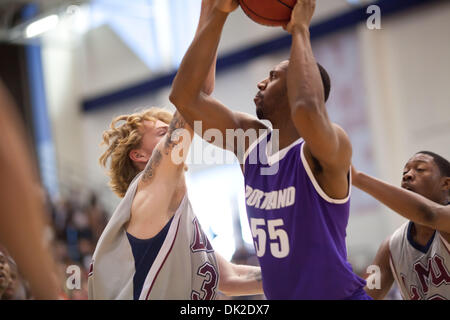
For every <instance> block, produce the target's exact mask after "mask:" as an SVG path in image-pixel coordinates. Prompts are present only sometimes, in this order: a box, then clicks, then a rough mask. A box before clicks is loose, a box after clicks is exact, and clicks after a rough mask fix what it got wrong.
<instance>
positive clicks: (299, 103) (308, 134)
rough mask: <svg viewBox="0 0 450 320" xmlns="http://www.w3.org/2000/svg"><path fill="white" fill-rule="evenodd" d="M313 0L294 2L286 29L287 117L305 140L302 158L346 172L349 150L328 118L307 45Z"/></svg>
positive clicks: (343, 138) (316, 72) (347, 169)
mask: <svg viewBox="0 0 450 320" xmlns="http://www.w3.org/2000/svg"><path fill="white" fill-rule="evenodd" d="M314 9H315V1H314V0H298V2H297V4H296V5H295V7H294V10H293V12H292V18H291V21H290V22H289V24H288V25H287V27H286V30H287V31H288V32H289V33H290V34H291V35H292V46H291V56H290V61H289V66H288V70H287V91H288V99H289V105H290V108H291V116H292V119H293V122H294V124H295V126H296V128H297V131H298V132H299V134H300V135H301V136H302V137H303V139H304V140H305V142H306V144H305V149H304V151H305V156H306V157H307V158H308V157H310V156H311V155H312V157H314V158H315V159H317V160H318V161H319V162H320V164H321V166H322V167H324V169H326V170H328V172H332V173H334V172H340V173H345V175H344V177H345V176H346V173H348V171H349V169H350V163H351V155H352V147H351V143H350V140H349V138H348V136H347V135H346V133H345V132H344V130H343V129H342V128H340V127H339V126H337V125H335V124H333V123H332V122H331V121H330V119H329V118H328V114H327V111H326V109H325V102H324V90H323V84H322V80H321V76H320V72H319V69H318V66H317V62H316V60H315V58H314V54H313V51H312V48H311V43H310V34H309V25H310V23H311V19H312V16H313V14H314Z"/></svg>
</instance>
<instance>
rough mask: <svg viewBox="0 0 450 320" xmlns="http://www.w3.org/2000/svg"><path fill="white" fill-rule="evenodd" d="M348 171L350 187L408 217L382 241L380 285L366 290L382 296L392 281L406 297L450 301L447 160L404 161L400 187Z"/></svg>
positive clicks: (423, 155) (422, 156)
mask: <svg viewBox="0 0 450 320" xmlns="http://www.w3.org/2000/svg"><path fill="white" fill-rule="evenodd" d="M352 175H353V185H354V186H356V187H357V188H359V189H361V190H363V191H365V192H367V193H369V194H370V195H372V196H373V197H375V198H376V199H378V200H379V201H381V202H382V203H384V204H385V205H386V206H388V207H389V208H391V209H392V210H394V211H396V212H397V213H399V214H401V215H402V216H404V217H405V218H407V219H409V220H410V221H409V222H407V223H405V224H404V225H402V226H401V227H400V228H398V229H397V230H396V231H395V232H394V234H393V235H392V236H390V237H389V238H388V239H386V240H385V241H384V242H383V243H382V244H381V246H380V248H379V250H378V252H377V255H376V257H375V260H374V262H373V263H372V264H373V265H375V266H378V267H379V268H380V271H381V287H380V288H378V289H377V288H374V289H369V288H368V287H366V288H365V289H366V292H367V293H368V294H369V295H370V296H372V297H373V298H374V299H383V298H384V297H385V296H386V294H387V293H388V291H389V290H390V288H391V286H392V283H393V282H394V279H395V281H396V282H397V284H398V286H399V288H400V290H401V293H402V296H403V298H404V299H411V300H421V299H450V245H449V243H450V206H449V205H448V204H449V199H450V163H449V162H448V160H446V159H444V158H443V157H441V156H439V155H437V154H435V153H433V152H429V151H421V152H418V153H416V154H415V155H414V156H413V157H412V158H411V159H410V160H409V161H408V162H407V163H406V165H405V168H404V171H403V179H402V185H401V186H402V188H398V187H395V186H392V185H390V184H388V183H385V182H383V181H380V180H378V179H375V178H373V177H370V176H368V175H366V174H364V173H362V172H357V171H356V170H353V174H352ZM367 276H368V277H370V276H375V274H374V275H367ZM367 282H368V283H371V279H370V278H368V281H367Z"/></svg>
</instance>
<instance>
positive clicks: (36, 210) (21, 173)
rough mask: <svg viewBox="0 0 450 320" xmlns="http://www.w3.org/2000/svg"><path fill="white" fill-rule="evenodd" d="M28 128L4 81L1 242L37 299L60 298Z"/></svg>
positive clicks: (0, 96) (1, 93)
mask: <svg viewBox="0 0 450 320" xmlns="http://www.w3.org/2000/svg"><path fill="white" fill-rule="evenodd" d="M25 140H26V139H25V135H24V128H23V126H22V125H21V124H20V120H19V118H18V116H17V115H16V114H15V109H14V106H13V102H12V101H11V98H10V97H9V94H8V93H7V91H6V89H5V88H4V87H3V84H2V83H1V82H0V176H1V179H0V194H1V202H0V243H2V244H3V245H5V246H6V248H7V249H8V251H9V252H10V253H11V256H12V257H13V258H14V260H15V261H16V263H17V265H18V267H19V270H20V272H21V273H22V275H23V276H24V277H25V278H26V280H28V282H29V283H30V286H31V292H32V294H33V296H34V297H35V298H36V299H57V298H58V288H57V280H56V274H57V273H56V266H55V262H54V261H53V257H52V255H51V254H50V251H49V250H48V248H47V246H46V244H45V239H44V228H45V227H44V221H43V220H44V217H45V212H44V204H43V201H42V194H41V192H42V191H41V190H40V186H39V179H38V175H37V172H36V170H35V169H36V168H34V166H33V165H32V164H31V162H30V160H29V159H30V156H31V155H30V154H29V152H28V147H29V146H27V145H26V142H25Z"/></svg>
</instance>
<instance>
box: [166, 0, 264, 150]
mask: <svg viewBox="0 0 450 320" xmlns="http://www.w3.org/2000/svg"><path fill="white" fill-rule="evenodd" d="M237 6H238V4H237V1H235V0H217V1H214V0H203V2H202V11H201V15H200V21H199V24H198V28H197V33H196V35H195V37H194V40H193V42H192V43H191V45H190V47H189V49H188V50H187V52H186V54H185V56H184V58H183V61H182V62H181V65H180V68H179V70H178V73H177V75H176V77H175V80H174V82H173V84H172V91H171V93H170V101H171V102H172V103H173V104H174V105H175V106H176V108H177V109H178V111H179V112H180V113H181V114H182V115H183V117H184V119H185V120H186V121H187V123H188V124H189V125H191V126H192V127H193V128H194V121H201V124H202V132H197V133H198V134H201V135H202V137H203V133H204V132H205V130H208V129H218V130H219V131H220V132H221V133H222V136H223V137H225V136H226V130H227V129H233V130H235V129H238V128H241V129H243V130H246V129H249V128H254V129H263V128H266V126H265V125H264V124H263V123H262V122H260V121H258V120H257V119H256V118H255V117H251V116H249V115H246V114H243V113H239V112H233V111H231V110H230V109H229V108H227V107H225V106H224V105H223V104H222V103H220V102H219V101H217V100H216V99H214V98H212V97H211V96H210V94H211V93H212V89H213V88H214V77H215V64H216V57H217V48H218V45H219V41H220V37H221V33H222V29H223V26H224V24H225V21H226V19H227V16H228V15H229V13H230V12H232V11H233V10H235V9H236V8H237ZM225 142H226V139H225V138H224V139H223V143H220V142H219V143H218V142H217V141H214V144H216V145H217V146H219V147H221V148H224V149H227V150H230V151H233V152H234V153H235V154H236V153H237V149H236V148H237V146H236V145H235V144H234V143H233V144H232V145H230V144H228V145H227V144H226V143H225Z"/></svg>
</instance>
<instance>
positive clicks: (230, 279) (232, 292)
mask: <svg viewBox="0 0 450 320" xmlns="http://www.w3.org/2000/svg"><path fill="white" fill-rule="evenodd" d="M216 257H217V262H218V264H219V274H220V277H219V290H220V291H221V292H222V293H224V294H225V295H227V296H245V295H258V294H263V293H264V292H263V287H262V277H261V268H260V267H255V266H247V265H237V264H234V263H230V262H228V261H227V260H226V259H225V258H223V257H222V256H221V255H220V254H218V253H217V252H216Z"/></svg>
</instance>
